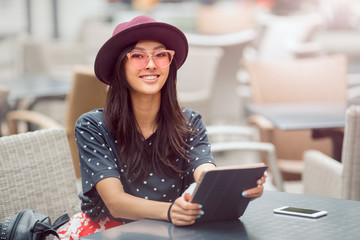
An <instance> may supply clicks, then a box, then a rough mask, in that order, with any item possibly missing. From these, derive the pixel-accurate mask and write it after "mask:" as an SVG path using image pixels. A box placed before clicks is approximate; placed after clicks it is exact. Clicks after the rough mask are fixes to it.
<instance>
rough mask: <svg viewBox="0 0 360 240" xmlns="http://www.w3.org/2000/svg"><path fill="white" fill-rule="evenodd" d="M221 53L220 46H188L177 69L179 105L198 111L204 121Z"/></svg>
mask: <svg viewBox="0 0 360 240" xmlns="http://www.w3.org/2000/svg"><path fill="white" fill-rule="evenodd" d="M222 55H223V50H222V49H221V48H220V47H193V46H190V49H189V55H188V57H187V59H186V62H185V63H184V65H183V66H182V67H181V68H180V69H179V71H178V75H177V92H178V97H179V101H180V103H181V105H183V106H185V107H189V108H192V109H196V110H198V111H200V112H201V113H202V115H203V117H204V120H205V121H206V118H207V116H208V114H207V112H208V111H207V110H208V108H209V106H210V105H211V103H210V102H211V96H212V94H213V90H214V84H215V79H216V74H217V69H218V66H219V63H220V60H221V57H222Z"/></svg>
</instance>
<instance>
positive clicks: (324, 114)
mask: <svg viewBox="0 0 360 240" xmlns="http://www.w3.org/2000/svg"><path fill="white" fill-rule="evenodd" d="M351 104H359V102H302V103H269V104H249V105H248V110H249V111H250V112H251V113H254V114H259V115H262V116H264V117H265V118H267V119H268V120H269V121H271V122H272V123H273V124H274V126H275V127H276V128H278V129H279V130H285V131H286V130H304V129H311V130H312V136H313V138H323V137H330V138H331V140H332V145H333V157H334V159H336V160H338V161H341V154H342V144H343V131H342V129H341V128H343V127H344V126H345V112H346V109H347V108H348V107H349V106H350V105H351Z"/></svg>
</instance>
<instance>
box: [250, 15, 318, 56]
mask: <svg viewBox="0 0 360 240" xmlns="http://www.w3.org/2000/svg"><path fill="white" fill-rule="evenodd" d="M256 22H257V25H258V26H259V28H260V33H259V35H258V39H256V42H255V45H256V49H257V58H259V59H263V60H266V59H267V60H273V59H274V58H275V59H284V60H289V59H293V58H294V57H295V56H294V54H293V52H292V49H293V48H294V47H296V46H297V45H298V44H301V43H304V42H309V41H313V38H314V36H315V35H316V32H317V31H318V30H319V29H320V27H321V26H322V24H323V22H324V21H323V19H322V17H321V16H320V14H315V13H311V14H303V15H291V16H289V15H286V16H280V15H273V14H259V15H258V16H257V19H256Z"/></svg>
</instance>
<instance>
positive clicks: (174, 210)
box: [170, 193, 204, 226]
mask: <svg viewBox="0 0 360 240" xmlns="http://www.w3.org/2000/svg"><path fill="white" fill-rule="evenodd" d="M190 198H191V195H190V194H189V193H187V194H185V195H184V196H181V197H178V198H177V199H176V200H175V202H174V204H173V205H172V207H171V209H170V217H171V221H172V223H173V224H174V225H176V226H187V225H191V224H194V223H195V220H196V219H197V218H200V217H201V216H202V215H203V214H204V212H203V211H202V210H201V205H200V204H197V203H191V202H190Z"/></svg>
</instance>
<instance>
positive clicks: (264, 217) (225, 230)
mask: <svg viewBox="0 0 360 240" xmlns="http://www.w3.org/2000/svg"><path fill="white" fill-rule="evenodd" d="M282 206H294V207H300V208H310V209H316V210H325V211H327V212H328V215H327V216H325V217H321V218H318V219H309V218H303V217H293V216H286V215H279V214H274V213H273V209H275V208H278V207H282ZM205 214H206V213H205ZM359 222H360V202H358V201H349V200H341V199H332V198H324V197H316V196H310V195H303V194H293V193H284V192H276V191H265V193H264V196H263V197H261V198H259V199H257V200H255V201H252V202H251V203H250V204H249V206H248V208H247V210H246V212H245V214H244V215H243V216H242V217H241V218H240V220H234V221H222V222H210V223H202V224H195V225H193V226H188V227H176V226H174V225H172V224H170V223H168V222H165V221H156V220H148V219H144V220H140V221H135V222H132V223H129V224H125V225H123V226H119V227H115V228H112V229H109V230H106V231H103V232H100V233H96V234H93V235H90V236H86V237H82V238H81V240H91V239H92V240H94V239H99V240H100V239H101V240H110V239H119V240H123V239H131V240H133V239H137V240H141V239H147V240H152V239H157V240H158V239H181V240H183V239H187V240H191V239H194V240H195V239H207V240H212V239H214V240H219V239H221V240H223V239H259V240H261V239H267V240H271V239H276V240H279V239H294V240H296V239H299V240H304V239H312V240H316V239H321V240H323V239H336V240H338V239H341V240H346V239H360V228H359Z"/></svg>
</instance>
